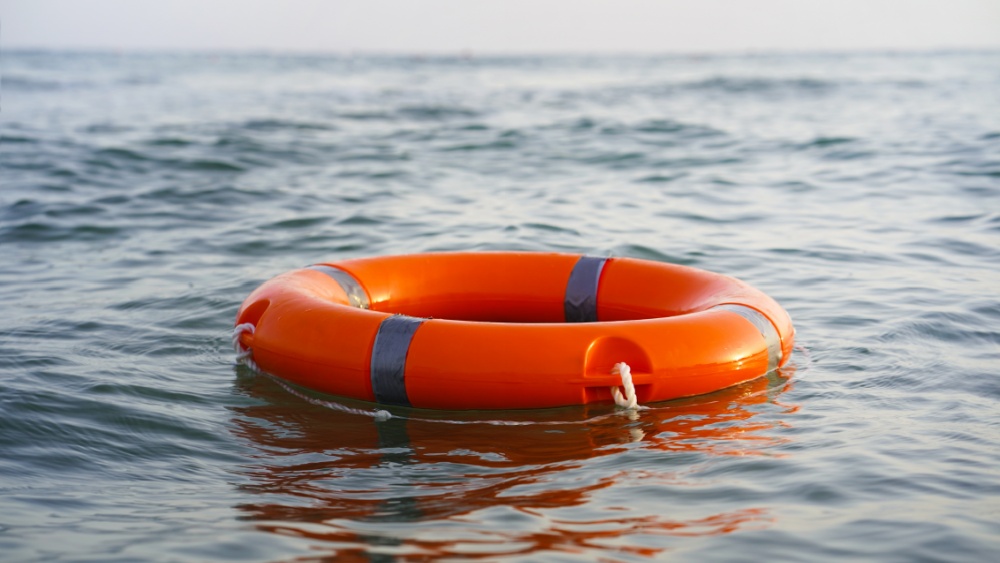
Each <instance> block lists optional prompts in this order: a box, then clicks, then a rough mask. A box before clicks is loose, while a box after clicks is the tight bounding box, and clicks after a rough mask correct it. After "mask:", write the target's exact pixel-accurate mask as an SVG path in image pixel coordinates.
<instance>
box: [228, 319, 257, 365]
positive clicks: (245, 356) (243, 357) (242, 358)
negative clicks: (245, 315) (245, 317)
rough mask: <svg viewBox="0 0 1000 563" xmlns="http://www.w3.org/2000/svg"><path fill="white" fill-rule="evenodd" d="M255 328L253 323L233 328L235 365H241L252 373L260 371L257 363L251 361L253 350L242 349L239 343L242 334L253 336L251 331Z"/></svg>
mask: <svg viewBox="0 0 1000 563" xmlns="http://www.w3.org/2000/svg"><path fill="white" fill-rule="evenodd" d="M256 328H257V327H255V326H254V325H253V323H243V324H238V325H236V326H235V327H233V349H234V350H236V362H237V363H241V364H243V365H245V366H247V367H248V368H250V369H252V370H254V371H260V368H259V367H257V363H256V362H254V361H253V348H244V347H243V344H242V343H241V342H240V337H241V336H243V333H244V332H248V333H250V335H253V331H254V330H255V329H256Z"/></svg>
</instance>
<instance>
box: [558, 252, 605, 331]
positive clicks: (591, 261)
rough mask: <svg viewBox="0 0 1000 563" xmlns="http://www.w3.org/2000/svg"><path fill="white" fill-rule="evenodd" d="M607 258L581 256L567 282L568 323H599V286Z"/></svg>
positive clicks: (565, 301)
mask: <svg viewBox="0 0 1000 563" xmlns="http://www.w3.org/2000/svg"><path fill="white" fill-rule="evenodd" d="M607 261H608V259H607V258H601V257H599V256H581V257H580V259H579V260H577V262H576V265H575V266H573V271H572V272H570V274H569V281H568V282H566V297H565V299H564V300H563V310H564V311H565V313H566V322H568V323H590V322H596V321H597V286H598V283H599V282H600V279H601V270H602V269H603V268H604V263H605V262H607Z"/></svg>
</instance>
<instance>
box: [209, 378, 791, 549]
mask: <svg viewBox="0 0 1000 563" xmlns="http://www.w3.org/2000/svg"><path fill="white" fill-rule="evenodd" d="M792 369H793V368H790V367H789V368H785V369H782V370H780V371H779V372H778V373H776V374H772V375H771V376H769V377H762V378H758V379H755V380H753V381H751V382H748V383H745V384H742V385H738V386H735V387H732V388H729V389H725V390H723V391H720V392H718V393H713V394H710V395H705V396H701V397H694V398H688V399H682V400H679V401H673V402H671V403H668V404H665V405H662V406H657V407H654V408H650V409H647V410H643V411H639V412H636V413H625V412H621V411H619V412H615V411H613V410H612V409H611V408H608V406H601V405H588V406H583V407H576V408H563V409H547V410H540V411H520V412H518V411H506V412H502V413H490V414H488V415H486V414H484V413H482V412H479V413H477V412H438V411H416V410H410V409H393V411H394V413H397V414H399V415H400V416H393V417H392V418H390V419H388V420H385V421H378V422H374V421H373V420H372V418H371V417H370V416H364V415H359V414H355V413H352V412H347V411H338V410H331V409H327V408H323V407H321V406H318V405H311V404H309V403H305V402H303V401H300V400H298V399H296V398H294V397H293V396H291V395H288V394H287V393H286V392H285V391H284V390H283V388H282V387H280V386H278V385H276V384H275V383H274V382H273V381H272V379H271V378H266V377H238V378H237V379H236V385H237V386H238V390H239V393H240V395H242V396H247V397H253V398H254V399H257V400H254V401H249V402H248V403H247V404H244V405H239V406H233V407H232V408H231V409H230V411H229V412H230V414H231V415H232V420H231V423H230V424H229V425H228V426H229V428H231V429H232V431H233V432H234V433H235V435H236V436H238V437H239V438H241V439H242V440H243V441H244V442H245V444H246V445H247V446H248V447H249V448H251V449H252V450H253V454H252V455H250V456H249V459H252V460H253V461H252V462H249V463H247V464H245V465H243V466H241V468H240V471H241V472H242V474H243V475H242V476H241V478H240V479H238V481H240V482H243V483H244V484H242V485H241V490H242V491H243V492H244V493H246V494H247V496H246V498H245V501H244V502H242V503H241V504H240V505H239V506H238V509H239V510H240V512H241V513H242V515H243V519H244V520H248V521H250V522H254V523H255V524H254V525H255V526H256V527H257V528H259V529H261V530H265V531H270V532H274V533H276V534H279V535H282V536H284V537H301V538H306V539H307V540H316V541H319V542H322V543H321V544H317V545H315V546H314V549H316V550H318V553H325V552H330V553H331V555H334V554H335V555H336V556H337V557H336V559H337V560H338V561H340V560H342V559H343V560H349V556H350V555H351V554H352V553H355V552H357V551H364V550H366V549H370V548H371V537H368V536H365V535H364V534H363V533H362V532H363V528H364V527H365V526H371V525H372V524H371V522H373V521H378V520H380V519H381V520H384V521H386V522H391V523H392V526H396V527H399V529H405V530H406V532H405V533H404V532H400V536H401V537H400V538H399V542H398V544H394V549H397V550H398V551H396V552H395V553H396V554H397V555H400V556H401V557H400V558H403V559H405V558H406V557H405V555H406V554H417V556H416V557H415V558H431V559H446V558H449V557H450V558H457V559H462V558H463V556H462V555H463V552H462V546H463V545H467V544H466V542H467V540H468V538H469V535H470V534H475V533H478V534H480V538H481V540H482V541H481V543H479V544H478V549H479V550H480V551H477V557H479V558H483V559H497V558H503V557H504V556H509V555H510V552H509V549H510V545H511V544H518V545H520V546H521V547H520V549H523V550H524V551H523V552H522V553H523V554H525V555H530V554H543V555H544V554H545V553H547V552H549V550H552V549H566V550H570V551H573V550H577V549H578V550H580V552H585V551H586V550H587V549H590V548H592V547H593V545H594V543H595V542H600V541H604V540H608V541H610V540H615V539H616V538H617V539H619V541H626V540H624V539H622V538H630V537H635V536H642V537H649V535H653V536H656V535H676V536H686V537H690V536H697V535H720V534H727V533H730V532H733V531H737V530H743V529H746V528H748V527H754V526H758V527H759V526H760V525H761V523H762V522H766V521H768V520H769V519H770V518H771V516H772V515H770V514H769V513H768V509H767V508H766V504H767V503H763V502H758V501H759V499H758V498H756V497H753V496H751V497H748V498H744V499H743V501H742V502H739V503H736V504H735V505H734V504H733V503H719V504H720V506H719V507H718V509H717V510H716V509H715V508H714V507H710V510H713V511H709V512H705V508H706V506H705V504H704V503H702V504H699V503H695V504H696V505H697V506H695V507H688V508H690V510H688V509H685V507H684V506H683V503H682V504H681V505H678V506H675V507H673V508H672V509H671V510H663V509H662V505H661V504H657V503H640V504H638V505H637V506H635V507H632V508H633V510H627V511H626V510H617V511H610V512H602V513H601V516H600V520H599V525H581V523H580V522H576V523H575V525H574V523H565V524H563V523H560V522H559V517H560V516H561V515H565V514H566V513H567V510H572V509H574V508H576V507H586V506H587V505H588V503H595V501H594V497H595V495H599V494H600V491H601V490H603V489H607V488H613V487H615V486H616V483H618V482H623V483H625V487H626V488H627V487H628V486H629V485H628V483H629V481H630V479H629V478H628V477H626V476H625V475H626V474H628V473H630V472H632V474H633V476H634V477H635V478H636V479H641V478H644V477H643V475H645V474H651V475H652V476H653V479H652V480H653V481H655V482H656V483H658V484H660V485H665V486H666V490H669V491H677V492H678V493H680V494H683V493H684V491H689V492H690V493H691V494H694V495H697V494H699V492H700V489H701V487H702V486H703V483H700V482H696V483H694V484H693V483H692V479H693V478H692V477H691V475H690V474H689V473H690V472H691V471H694V469H693V468H692V466H702V467H701V470H704V465H705V464H709V465H712V464H713V462H712V461H711V460H712V459H713V458H716V457H717V456H738V457H739V458H741V459H745V458H746V457H747V456H766V457H765V458H763V459H770V458H771V457H772V456H774V455H781V453H780V451H778V450H776V447H777V446H780V445H782V444H783V443H785V440H787V439H788V435H787V433H785V432H784V431H783V430H782V429H781V427H783V426H785V424H786V423H785V422H784V421H783V418H784V417H780V416H777V415H775V413H777V412H786V413H787V412H792V411H794V410H796V409H797V406H796V405H790V404H784V403H783V402H782V394H783V393H784V392H785V391H786V390H787V389H788V388H789V386H790V385H791V383H790V378H791V376H792ZM350 404H352V403H350V402H346V403H345V405H350ZM633 414H634V416H635V420H631V417H630V415H633ZM408 416H412V417H414V418H408ZM494 417H495V418H494ZM629 452H631V453H629ZM642 452H654V453H655V454H656V455H655V456H654V457H656V459H657V460H658V463H656V464H655V465H654V466H650V465H646V464H643V463H636V459H642V458H641V455H642ZM671 454H677V455H676V456H675V457H671ZM618 455H625V456H627V457H626V458H624V459H627V460H630V461H629V462H614V461H612V458H613V456H618ZM636 455H639V456H640V457H639V458H637V457H635V456H636ZM601 460H603V461H601ZM692 460H693V461H692ZM593 464H596V465H598V466H600V467H603V468H605V469H602V470H597V469H593ZM409 467H412V468H415V469H414V470H412V471H411V470H407V468H409ZM654 467H655V469H654ZM581 474H585V475H594V476H598V475H599V476H600V477H601V478H596V477H595V478H594V479H585V478H579V475H581ZM571 475H572V476H576V478H569V476H571ZM709 480H710V481H711V478H710V479H709ZM404 485H405V486H404ZM671 487H673V488H671ZM622 494H624V495H627V494H629V493H628V492H627V489H626V492H623V493H622ZM632 494H634V493H632ZM670 494H673V493H670ZM597 504H598V506H599V503H597ZM708 504H709V505H713V504H715V503H714V502H709V503H708ZM723 505H724V506H723ZM593 506H594V505H593V504H591V508H593ZM494 510H501V511H502V510H511V511H513V512H517V513H523V514H536V515H542V516H543V518H541V520H542V521H543V524H540V526H542V529H540V530H539V529H536V528H533V527H513V528H512V529H510V530H506V531H504V532H502V533H498V534H497V536H489V535H488V533H487V532H488V530H489V528H490V526H491V525H492V521H491V520H489V518H488V517H485V516H483V514H484V512H489V511H494ZM583 514H588V515H591V514H593V512H588V511H584V512H583ZM581 518H583V519H584V520H586V518H587V516H583V517H581ZM411 520H413V521H419V523H421V524H423V526H421V525H413V526H408V525H407V524H406V522H409V521H411ZM453 523H461V525H459V526H456V527H451V524H453ZM430 524H439V525H430ZM592 524H598V522H592ZM393 529H396V528H393ZM449 530H450V531H449ZM426 536H433V539H432V538H429V537H426ZM556 539H558V541H559V542H560V543H561V545H562V547H561V548H559V547H556V548H553V546H552V545H550V543H549V542H551V541H553V540H556ZM428 542H431V543H428ZM639 543H640V544H641V543H642V542H639ZM662 551H663V549H661V548H651V550H650V553H648V554H646V556H647V557H648V558H652V557H654V556H655V555H656V554H658V553H660V552H662ZM466 555H467V553H466ZM331 558H332V557H331ZM533 559H546V557H544V556H539V557H534V558H533Z"/></svg>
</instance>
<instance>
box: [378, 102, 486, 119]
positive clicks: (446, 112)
mask: <svg viewBox="0 0 1000 563" xmlns="http://www.w3.org/2000/svg"><path fill="white" fill-rule="evenodd" d="M396 115H399V116H400V117H404V118H407V119H416V120H432V121H441V120H446V119H456V118H471V117H479V116H480V113H479V112H477V111H475V110H472V109H468V108H463V107H459V106H445V105H415V106H404V107H401V108H399V109H398V110H396Z"/></svg>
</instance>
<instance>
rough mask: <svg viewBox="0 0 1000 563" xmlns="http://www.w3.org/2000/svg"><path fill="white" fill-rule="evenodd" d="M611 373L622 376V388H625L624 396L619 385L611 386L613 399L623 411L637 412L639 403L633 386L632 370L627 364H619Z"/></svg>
mask: <svg viewBox="0 0 1000 563" xmlns="http://www.w3.org/2000/svg"><path fill="white" fill-rule="evenodd" d="M611 373H613V374H618V375H621V378H622V385H621V386H622V387H624V388H625V394H624V395H623V394H622V390H621V389H620V388H619V387H618V386H617V385H613V386H611V397H612V398H613V399H614V400H615V404H616V405H618V406H619V407H621V408H623V409H630V410H637V409H638V408H639V402H638V400H637V399H636V397H635V385H633V384H632V368H630V367H628V364H626V363H625V362H618V363H617V364H615V367H613V368H611Z"/></svg>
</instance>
